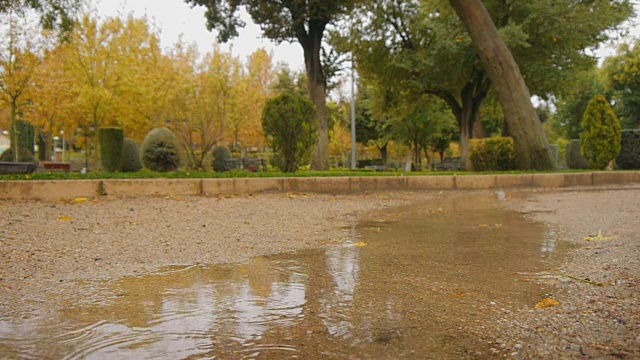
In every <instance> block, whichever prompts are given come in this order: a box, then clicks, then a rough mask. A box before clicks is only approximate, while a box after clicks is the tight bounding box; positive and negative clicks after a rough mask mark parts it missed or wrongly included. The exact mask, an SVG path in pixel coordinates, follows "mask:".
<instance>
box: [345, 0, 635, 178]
mask: <svg viewBox="0 0 640 360" xmlns="http://www.w3.org/2000/svg"><path fill="white" fill-rule="evenodd" d="M485 3H486V4H487V7H488V8H489V11H490V14H491V15H492V16H493V19H494V21H495V23H496V24H497V25H498V27H499V32H500V35H501V36H502V38H503V40H504V41H505V42H506V44H507V45H508V46H509V49H511V51H512V52H513V54H514V56H515V58H516V60H517V62H518V63H519V64H521V66H522V67H521V69H522V71H523V72H524V75H525V76H526V78H527V81H528V85H529V86H531V88H532V90H533V91H534V93H535V94H536V95H538V96H540V97H543V98H547V97H548V96H550V95H551V94H553V95H556V96H557V95H559V93H561V92H562V91H564V90H566V89H567V88H568V83H567V82H565V81H564V80H565V79H567V78H570V77H571V76H572V74H573V72H574V71H575V70H580V69H583V68H585V67H590V66H592V65H593V64H594V60H593V58H591V57H590V56H588V54H587V53H585V51H584V50H585V48H588V47H592V46H595V45H597V44H599V43H600V42H602V41H604V40H606V39H607V38H608V37H609V36H610V34H611V33H610V32H607V30H612V29H615V27H616V26H617V25H618V24H620V23H621V22H622V21H624V20H625V19H627V18H628V17H629V15H630V13H631V6H630V4H629V2H628V1H620V2H619V1H615V2H609V1H596V2H580V3H576V2H574V1H571V0H560V1H550V0H533V1H527V2H505V1H502V0H487V1H485ZM584 19H588V20H589V21H585V20H584ZM541 24H544V26H541ZM339 45H340V47H341V49H342V50H343V51H344V50H349V48H350V47H351V45H353V49H354V52H355V55H356V62H357V64H358V71H359V73H360V74H361V75H362V76H365V77H367V78H375V79H377V80H378V81H379V82H380V83H384V84H386V85H388V86H390V87H393V88H394V89H395V91H397V92H403V93H407V92H414V93H428V94H432V95H435V96H438V97H440V98H442V99H443V100H444V101H445V102H446V103H447V104H448V106H449V108H450V109H451V111H452V112H453V113H454V115H455V116H456V119H457V121H458V125H459V128H460V145H461V151H462V157H463V158H464V157H465V154H466V152H467V149H468V139H469V138H470V137H471V135H472V130H471V129H473V125H474V123H475V121H476V119H478V109H480V106H481V105H482V104H483V102H484V100H485V99H486V97H487V95H488V92H489V89H490V88H491V82H490V79H489V76H488V73H487V71H486V70H485V68H484V67H483V65H482V62H481V61H480V60H479V57H478V55H477V54H478V53H477V51H476V49H475V47H474V45H473V42H472V39H471V37H470V36H469V34H468V32H466V31H465V28H464V26H463V24H462V23H461V22H460V20H459V18H458V16H457V15H456V13H455V12H454V11H453V9H452V8H451V7H450V6H449V4H447V1H443V0H429V1H427V0H424V1H403V0H372V1H370V2H367V3H365V5H363V6H362V7H360V8H359V9H358V12H357V13H356V21H355V25H354V31H353V32H352V37H351V39H349V41H341V44H339ZM463 165H464V164H463Z"/></svg>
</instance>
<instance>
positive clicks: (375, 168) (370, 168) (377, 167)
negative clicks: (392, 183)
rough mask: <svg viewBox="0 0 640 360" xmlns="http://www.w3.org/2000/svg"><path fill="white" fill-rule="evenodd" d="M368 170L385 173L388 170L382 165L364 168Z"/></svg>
mask: <svg viewBox="0 0 640 360" xmlns="http://www.w3.org/2000/svg"><path fill="white" fill-rule="evenodd" d="M364 168H365V169H366V170H373V171H375V172H385V171H386V169H385V168H384V166H382V165H367V166H365V167H364Z"/></svg>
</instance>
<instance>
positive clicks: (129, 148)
mask: <svg viewBox="0 0 640 360" xmlns="http://www.w3.org/2000/svg"><path fill="white" fill-rule="evenodd" d="M141 169H142V163H141V162H140V149H138V144H137V143H136V142H135V141H134V140H133V139H130V138H124V147H123V154H122V172H136V171H140V170H141Z"/></svg>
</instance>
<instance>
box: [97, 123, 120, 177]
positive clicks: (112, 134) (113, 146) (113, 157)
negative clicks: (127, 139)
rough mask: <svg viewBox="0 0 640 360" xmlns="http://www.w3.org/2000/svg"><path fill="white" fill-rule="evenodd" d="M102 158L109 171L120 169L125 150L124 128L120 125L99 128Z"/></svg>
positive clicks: (103, 164) (105, 167)
mask: <svg viewBox="0 0 640 360" xmlns="http://www.w3.org/2000/svg"><path fill="white" fill-rule="evenodd" d="M98 141H99V143H100V160H101V161H102V167H103V168H104V170H106V171H108V172H115V171H120V169H122V159H123V152H124V130H122V128H119V127H105V128H101V129H99V130H98Z"/></svg>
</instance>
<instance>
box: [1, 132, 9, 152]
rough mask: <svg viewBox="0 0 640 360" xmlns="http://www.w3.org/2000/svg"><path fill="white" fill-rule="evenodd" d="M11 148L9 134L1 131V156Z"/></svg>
mask: <svg viewBox="0 0 640 360" xmlns="http://www.w3.org/2000/svg"><path fill="white" fill-rule="evenodd" d="M8 148H9V134H8V133H7V131H2V130H0V154H2V153H3V152H4V151H5V150H7V149H8Z"/></svg>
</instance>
